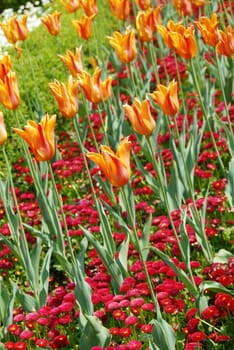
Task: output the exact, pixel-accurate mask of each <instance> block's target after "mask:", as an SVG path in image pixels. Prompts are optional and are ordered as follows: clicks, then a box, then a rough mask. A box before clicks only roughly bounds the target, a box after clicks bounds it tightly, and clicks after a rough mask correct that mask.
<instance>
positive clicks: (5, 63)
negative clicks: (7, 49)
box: [0, 55, 12, 80]
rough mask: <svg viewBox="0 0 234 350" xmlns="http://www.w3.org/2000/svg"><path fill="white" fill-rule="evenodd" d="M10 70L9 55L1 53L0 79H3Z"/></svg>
mask: <svg viewBox="0 0 234 350" xmlns="http://www.w3.org/2000/svg"><path fill="white" fill-rule="evenodd" d="M11 70H12V64H11V57H10V56H9V55H3V57H2V58H1V59H0V79H2V80H3V79H4V77H5V76H6V74H7V73H8V72H10V71H11Z"/></svg>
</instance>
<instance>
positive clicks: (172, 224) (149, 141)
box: [146, 137, 197, 289]
mask: <svg viewBox="0 0 234 350" xmlns="http://www.w3.org/2000/svg"><path fill="white" fill-rule="evenodd" d="M146 142H147V145H148V148H149V151H150V152H149V153H150V155H151V159H152V162H153V167H154V170H155V173H156V176H157V179H158V182H159V187H160V189H161V191H162V195H163V200H164V202H165V206H166V210H167V213H168V217H169V221H170V225H171V228H172V231H173V233H174V236H175V238H176V242H177V244H178V247H179V249H180V253H181V256H182V260H183V261H184V262H185V263H186V261H187V259H186V256H185V254H184V251H183V248H182V247H181V243H180V238H179V236H178V234H177V232H176V228H175V225H174V221H173V219H172V216H171V211H170V206H169V202H168V197H167V193H166V189H165V186H164V183H163V179H162V177H161V173H160V169H159V167H158V164H157V162H156V158H155V153H154V149H153V146H152V142H151V140H150V137H146ZM186 267H187V269H188V272H189V275H190V277H191V280H192V283H193V285H194V287H195V288H196V289H197V287H196V284H195V281H194V278H193V273H192V270H191V267H190V264H187V263H186Z"/></svg>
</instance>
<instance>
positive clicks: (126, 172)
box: [86, 138, 131, 187]
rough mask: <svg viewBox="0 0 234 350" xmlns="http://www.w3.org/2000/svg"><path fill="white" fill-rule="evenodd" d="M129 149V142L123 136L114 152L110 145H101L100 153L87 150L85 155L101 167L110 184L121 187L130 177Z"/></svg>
mask: <svg viewBox="0 0 234 350" xmlns="http://www.w3.org/2000/svg"><path fill="white" fill-rule="evenodd" d="M130 150H131V142H130V141H128V138H124V139H123V140H122V141H121V143H120V144H119V146H118V149H117V152H116V153H115V152H113V150H112V149H111V148H110V147H108V146H103V145H101V154H99V153H95V152H88V153H87V154H86V156H87V157H88V158H89V159H91V160H92V161H93V162H94V163H96V164H97V165H98V166H99V167H100V168H101V170H102V171H103V173H104V175H105V176H106V178H107V179H108V180H109V181H110V183H111V184H112V186H116V187H121V186H124V185H126V184H127V183H128V181H129V179H130V174H131V170H130Z"/></svg>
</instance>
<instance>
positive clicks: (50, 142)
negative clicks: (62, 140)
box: [13, 114, 56, 162]
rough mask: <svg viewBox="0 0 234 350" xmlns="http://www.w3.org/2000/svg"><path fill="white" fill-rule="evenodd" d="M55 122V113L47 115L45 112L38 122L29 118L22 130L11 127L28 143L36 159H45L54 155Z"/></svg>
mask: <svg viewBox="0 0 234 350" xmlns="http://www.w3.org/2000/svg"><path fill="white" fill-rule="evenodd" d="M55 122H56V115H52V116H51V117H49V115H48V114H46V115H45V116H44V117H43V118H42V119H41V121H40V122H39V123H38V124H37V123H36V122H35V121H33V120H29V121H28V122H27V125H25V127H24V130H21V129H17V128H13V130H14V131H15V132H16V133H17V134H18V135H19V136H21V137H22V138H23V139H24V140H25V141H26V143H27V144H28V145H29V147H30V150H31V152H32V153H33V154H34V156H35V158H36V160H37V161H42V162H43V161H47V160H50V159H52V158H53V156H54V153H55V143H54V128H55Z"/></svg>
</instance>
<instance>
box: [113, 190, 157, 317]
mask: <svg viewBox="0 0 234 350" xmlns="http://www.w3.org/2000/svg"><path fill="white" fill-rule="evenodd" d="M120 191H121V193H122V196H123V199H124V202H125V206H126V210H127V213H128V217H129V221H130V223H131V227H132V230H133V234H134V242H132V243H133V244H135V248H136V250H137V252H138V254H139V257H140V260H141V263H142V266H143V269H144V272H145V276H146V281H147V284H148V287H149V290H150V295H151V298H152V300H153V303H154V305H155V309H156V314H157V318H161V311H160V306H159V303H158V300H157V298H156V294H155V291H154V289H153V285H152V282H151V279H150V275H149V272H148V269H147V266H146V263H145V260H144V257H143V254H142V249H141V246H140V242H139V238H138V234H137V229H136V225H135V222H134V218H133V217H132V214H131V209H130V207H129V201H128V199H127V197H126V193H125V191H124V189H123V188H122V187H121V188H120Z"/></svg>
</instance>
